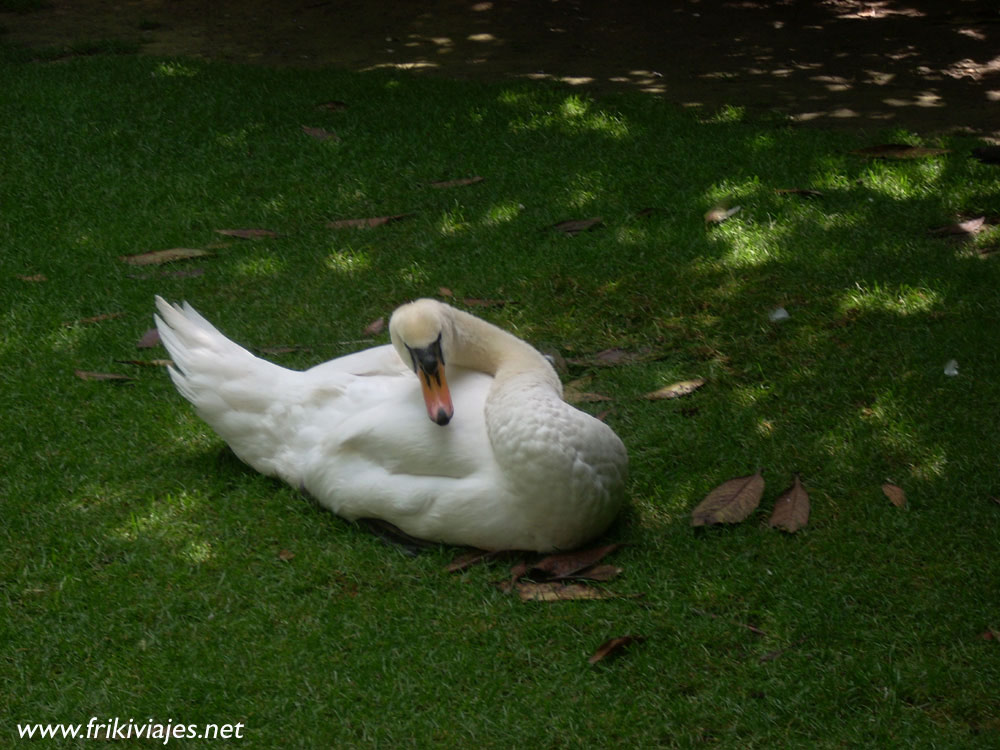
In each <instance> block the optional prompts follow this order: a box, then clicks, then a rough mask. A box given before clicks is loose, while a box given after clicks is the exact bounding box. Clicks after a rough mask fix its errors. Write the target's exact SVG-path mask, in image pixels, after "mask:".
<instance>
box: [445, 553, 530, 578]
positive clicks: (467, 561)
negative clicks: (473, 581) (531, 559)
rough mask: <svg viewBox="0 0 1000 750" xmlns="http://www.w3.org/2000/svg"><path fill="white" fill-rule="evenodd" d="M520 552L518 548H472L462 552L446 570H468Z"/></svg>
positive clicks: (453, 571) (514, 555)
mask: <svg viewBox="0 0 1000 750" xmlns="http://www.w3.org/2000/svg"><path fill="white" fill-rule="evenodd" d="M520 554H522V553H520V552H518V551H517V550H494V551H486V550H482V549H470V550H468V551H466V552H463V553H461V554H460V555H459V556H458V557H456V558H455V559H454V560H452V561H451V562H450V563H449V564H448V567H446V568H445V570H446V571H448V572H449V573H460V572H462V571H463V570H468V569H469V568H471V567H473V566H474V565H481V564H483V563H488V562H494V561H495V560H508V559H510V558H512V557H516V556H518V555H520Z"/></svg>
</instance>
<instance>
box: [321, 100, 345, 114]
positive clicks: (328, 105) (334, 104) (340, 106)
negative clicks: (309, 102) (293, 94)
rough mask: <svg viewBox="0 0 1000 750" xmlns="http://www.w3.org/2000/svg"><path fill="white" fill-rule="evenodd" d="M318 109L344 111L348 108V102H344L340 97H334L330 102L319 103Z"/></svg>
mask: <svg viewBox="0 0 1000 750" xmlns="http://www.w3.org/2000/svg"><path fill="white" fill-rule="evenodd" d="M316 109H325V110H327V111H328V112H343V111H344V110H345V109H347V102H342V101H340V100H339V99H333V100H331V101H328V102H323V103H322V104H317V105H316Z"/></svg>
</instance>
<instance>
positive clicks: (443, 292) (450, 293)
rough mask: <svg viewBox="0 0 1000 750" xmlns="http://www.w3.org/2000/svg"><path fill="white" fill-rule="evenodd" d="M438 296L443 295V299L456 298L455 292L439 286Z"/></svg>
mask: <svg viewBox="0 0 1000 750" xmlns="http://www.w3.org/2000/svg"><path fill="white" fill-rule="evenodd" d="M438 294H439V295H441V296H442V297H449V298H451V297H454V296H455V293H454V292H453V291H451V289H449V288H448V287H446V286H439V287H438Z"/></svg>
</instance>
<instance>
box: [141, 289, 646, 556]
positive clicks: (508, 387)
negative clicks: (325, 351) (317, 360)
mask: <svg viewBox="0 0 1000 750" xmlns="http://www.w3.org/2000/svg"><path fill="white" fill-rule="evenodd" d="M156 306H157V310H158V311H159V314H158V315H155V316H154V318H155V320H156V326H157V328H158V329H159V331H160V337H161V340H162V341H163V344H164V345H165V346H166V348H167V350H168V352H169V353H170V356H171V358H172V359H173V362H174V364H175V365H176V368H174V367H171V368H169V372H170V377H171V378H172V379H173V382H174V384H175V385H176V386H177V390H179V391H180V392H181V394H182V395H183V396H184V397H185V398H186V399H187V400H188V401H190V402H191V403H192V404H193V405H194V406H195V409H196V410H197V412H198V414H199V415H200V416H201V417H202V419H204V420H205V421H206V422H208V424H209V425H211V426H212V428H213V429H214V430H215V431H216V432H217V433H218V434H219V435H220V436H221V437H222V438H223V439H224V440H225V441H226V442H227V443H228V444H229V445H230V447H232V449H233V451H234V452H235V453H236V454H237V455H238V456H239V457H240V458H241V459H242V460H243V461H245V462H246V463H248V464H249V465H250V466H252V467H253V468H255V469H256V470H258V471H260V472H262V473H263V474H267V475H269V476H276V477H280V478H281V479H283V480H285V481H286V482H288V483H289V484H291V485H293V486H294V487H299V488H302V489H305V490H306V491H308V492H309V493H310V494H311V495H312V496H313V497H314V498H315V499H316V500H317V501H318V502H319V503H321V504H322V505H324V506H326V507H327V508H329V509H330V510H332V511H333V512H334V513H336V514H337V515H340V516H342V517H344V518H346V519H348V520H355V519H359V518H377V519H381V520H384V521H388V522H389V523H391V524H394V525H395V526H397V527H398V528H399V529H401V530H402V531H403V532H405V533H407V534H409V535H410V536H413V537H417V538H419V539H425V540H430V541H435V542H443V543H446V544H456V545H469V546H472V547H478V548H481V549H486V550H498V549H521V550H537V551H550V550H568V549H573V548H575V547H578V546H580V545H581V544H584V543H585V542H587V541H589V540H590V539H592V538H593V537H595V536H597V535H598V534H600V533H601V532H602V531H604V530H605V529H606V528H607V527H608V525H609V524H610V523H611V522H612V520H613V519H614V517H615V515H616V514H617V513H618V510H619V508H620V507H621V504H622V499H623V495H624V485H625V478H626V473H627V469H628V457H627V454H626V452H625V446H624V445H623V444H622V442H621V440H619V439H618V436H617V435H615V433H614V432H613V431H612V430H611V428H610V427H608V426H607V425H606V424H604V423H603V422H601V421H599V420H597V419H595V418H593V417H591V416H590V415H588V414H585V413H583V412H581V411H579V410H577V409H574V408H573V407H572V406H570V405H568V404H567V403H565V402H564V401H563V400H562V385H561V384H560V382H559V378H558V376H557V375H556V373H555V371H554V370H553V369H552V366H551V365H550V364H549V363H548V361H547V360H546V359H545V358H544V357H543V356H542V355H541V354H539V353H538V351H536V350H535V349H534V348H532V347H531V346H530V345H528V344H527V343H525V342H524V341H521V340H520V339H518V338H516V337H515V336H513V335H511V334H509V333H507V332H505V331H503V330H501V329H499V328H497V327H496V326H494V325H491V324H490V323H487V322H485V321H483V320H481V319H479V318H476V317H474V316H472V315H469V314H468V313H465V312H462V311H460V310H457V309H455V308H453V307H450V306H449V305H446V304H443V303H441V302H437V301H435V300H429V299H422V300H418V301H416V302H412V303H410V304H407V305H404V306H402V307H400V308H399V309H397V310H396V311H395V313H393V315H392V319H391V320H390V323H389V333H390V337H391V339H392V345H391V346H390V345H386V346H378V347H375V348H372V349H367V350H364V351H360V352H357V353H355V354H350V355H347V356H345V357H340V358H338V359H334V360H331V361H329V362H326V363H324V364H321V365H317V366H316V367H313V368H312V369H309V370H306V371H305V372H299V371H293V370H287V369H284V368H282V367H279V366H277V365H275V364H272V363H270V362H266V361H264V360H262V359H259V358H257V357H255V356H254V355H252V354H250V352H248V351H247V350H246V349H243V348H242V347H240V346H238V345H237V344H235V343H233V342H232V341H230V340H229V339H227V338H226V337H225V336H223V335H222V334H221V333H219V331H218V330H216V328H215V327H214V326H212V324H211V323H209V322H208V321H207V320H205V319H204V318H203V317H202V316H201V315H199V314H198V312H197V311H195V310H194V309H193V308H192V307H191V306H190V305H188V304H187V303H184V305H183V306H177V305H171V304H169V303H167V302H166V301H164V300H163V299H162V298H160V297H157V298H156ZM414 373H415V374H416V377H415V376H414ZM421 391H422V392H423V394H422V395H423V398H421ZM428 417H430V418H428Z"/></svg>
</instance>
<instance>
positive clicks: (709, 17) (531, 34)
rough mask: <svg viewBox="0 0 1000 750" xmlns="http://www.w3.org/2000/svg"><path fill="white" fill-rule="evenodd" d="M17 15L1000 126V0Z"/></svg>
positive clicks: (73, 36) (257, 6) (217, 6)
mask: <svg viewBox="0 0 1000 750" xmlns="http://www.w3.org/2000/svg"><path fill="white" fill-rule="evenodd" d="M0 7H2V6H0ZM0 28H3V29H4V30H5V34H4V35H3V36H2V37H0V38H2V39H6V40H7V41H8V42H14V43H19V44H28V45H58V44H66V43H67V42H72V41H80V40H81V39H95V38H100V39H131V40H136V39H138V40H141V42H142V49H143V51H144V52H146V53H148V54H154V55H167V56H170V55H195V56H200V57H208V58H213V59H224V60H233V61H240V62H259V63H263V64H269V65H305V66H319V65H336V66H340V67H345V68H349V69H355V70H365V69H370V68H378V67H398V68H407V69H413V70H419V71H422V72H426V73H433V74H443V75H447V76H453V77H462V78H485V79H496V78H502V77H509V76H515V77H530V78H541V79H558V80H563V81H567V82H569V83H571V84H573V85H578V86H586V87H590V88H593V89H597V90H607V89H615V88H629V89H638V90H642V91H647V92H650V93H653V94H657V95H660V96H663V97H665V98H667V99H669V100H671V101H675V102H677V103H679V104H681V105H683V106H687V107H703V108H706V109H717V108H719V107H721V106H724V105H726V104H730V105H735V106H743V107H747V108H748V109H750V110H751V111H755V112H760V111H764V112H766V111H776V112H779V113H781V114H783V115H787V116H789V117H791V118H792V119H793V120H794V121H796V122H811V123H820V124H823V125H843V124H847V125H851V126H864V127H868V128H873V127H876V128H877V127H883V126H895V125H898V126H901V127H905V128H908V129H912V130H916V131H918V132H924V133H929V132H936V131H944V130H955V129H961V130H965V131H967V132H971V133H976V134H980V135H984V136H992V137H998V136H1000V125H998V122H1000V9H998V7H997V4H996V3H995V2H993V0H879V1H877V2H859V1H858V0H812V1H803V0H673V1H666V0H665V1H663V2H643V1H642V0H617V1H616V2H613V3H612V2H606V1H605V0H492V1H483V0H434V1H431V2H423V3H414V2H392V1H387V2H386V1H383V2H371V1H370V0H296V1H294V2H281V1H279V0H215V1H213V2H208V1H206V0H129V1H126V2H118V3H114V4H109V3H107V2H102V1H101V0H52V2H50V3H47V4H46V6H45V7H44V8H43V9H41V10H37V11H34V12H28V13H19V14H18V13H0Z"/></svg>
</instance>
